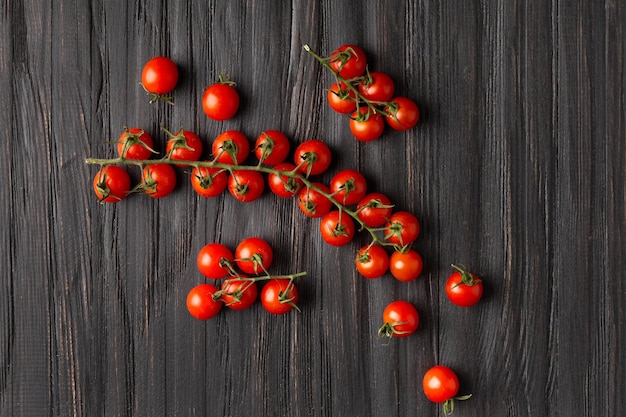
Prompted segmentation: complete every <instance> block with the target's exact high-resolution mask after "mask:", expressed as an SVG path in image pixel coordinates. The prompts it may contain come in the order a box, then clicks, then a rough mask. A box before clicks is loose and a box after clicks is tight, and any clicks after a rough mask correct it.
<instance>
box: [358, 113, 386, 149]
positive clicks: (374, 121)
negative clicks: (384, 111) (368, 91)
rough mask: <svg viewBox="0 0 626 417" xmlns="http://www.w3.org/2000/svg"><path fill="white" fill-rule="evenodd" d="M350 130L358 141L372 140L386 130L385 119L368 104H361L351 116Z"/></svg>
mask: <svg viewBox="0 0 626 417" xmlns="http://www.w3.org/2000/svg"><path fill="white" fill-rule="evenodd" d="M350 131H351V132H352V136H354V137H355V138H356V139H357V140H358V141H360V142H371V141H373V140H376V139H378V138H379V137H380V135H382V134H383V132H384V131H385V119H384V118H383V116H382V115H381V114H380V113H378V112H374V111H372V110H371V109H370V108H369V107H368V106H361V107H359V109H358V110H357V111H355V112H354V113H352V115H351V116H350Z"/></svg>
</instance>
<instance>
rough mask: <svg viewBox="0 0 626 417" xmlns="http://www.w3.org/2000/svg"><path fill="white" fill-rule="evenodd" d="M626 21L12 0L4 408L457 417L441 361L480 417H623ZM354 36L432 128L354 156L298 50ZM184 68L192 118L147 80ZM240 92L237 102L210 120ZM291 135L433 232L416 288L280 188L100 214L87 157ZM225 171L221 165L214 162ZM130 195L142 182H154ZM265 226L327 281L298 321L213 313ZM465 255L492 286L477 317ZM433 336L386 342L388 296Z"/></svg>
mask: <svg viewBox="0 0 626 417" xmlns="http://www.w3.org/2000/svg"><path fill="white" fill-rule="evenodd" d="M625 26H626V4H625V3H623V2H621V1H611V0H607V1H604V2H600V1H583V0H579V1H558V0H552V1H548V2H543V1H537V0H523V1H500V2H489V1H469V2H458V3H457V4H452V3H450V2H432V1H404V2H400V1H398V2H391V1H374V0H364V1H362V2H360V3H359V4H358V5H354V4H351V3H350V2H332V1H328V0H321V1H306V2H303V1H292V2H270V1H262V0H248V1H229V2H220V1H215V0H213V1H206V2H204V1H177V2H173V1H172V2H146V1H143V0H129V1H119V0H115V1H103V0H95V1H91V2H86V1H84V2H81V1H75V2H71V1H66V0H59V1H54V2H44V3H41V2H36V1H33V0H15V1H6V2H4V4H3V5H2V7H1V8H0V31H1V35H0V89H1V91H3V92H4V95H3V104H2V112H0V129H2V130H1V131H2V136H3V138H4V139H3V140H2V141H0V150H1V154H2V155H4V157H3V158H2V159H1V161H2V162H0V177H1V178H3V179H4V180H3V182H4V184H5V185H3V186H1V187H0V200H1V201H2V204H1V205H0V219H1V221H2V225H3V227H2V228H1V231H0V235H1V240H0V245H1V246H0V262H1V264H2V265H4V268H3V271H5V272H3V273H2V275H1V277H0V278H1V279H0V416H3V417H4V416H44V415H50V416H193V415H202V416H206V415H223V416H413V415H438V413H440V412H441V411H440V409H439V408H440V407H439V406H438V405H435V404H431V403H429V402H428V401H427V399H426V398H425V397H424V395H423V394H422V389H421V379H422V376H423V374H424V372H425V371H426V369H427V368H428V367H430V366H432V365H434V364H437V363H442V364H446V365H449V366H451V367H452V368H454V369H455V370H456V371H457V372H458V374H459V377H460V379H461V384H462V391H463V392H472V393H473V398H472V399H470V400H469V401H466V402H463V403H459V404H457V407H456V410H455V415H458V416H510V417H520V416H528V417H531V416H532V417H536V416H574V415H575V416H589V417H591V416H593V417H595V416H600V415H601V416H619V415H621V413H622V410H624V409H626V397H625V396H624V395H623V393H624V392H626V370H625V369H626V368H625V367H624V362H625V361H624V360H625V359H626V358H625V354H624V352H625V351H626V349H625V348H626V333H625V331H624V329H625V326H626V322H625V317H626V306H625V299H626V289H625V286H624V272H623V271H624V270H626V261H625V259H626V258H625V256H624V253H625V251H626V195H625V188H626V187H625V185H624V184H625V168H624V167H625V166H626V106H625V102H624V100H625V99H624V97H626V79H625V73H626V72H625V60H624V58H625V56H626V41H625V39H626V32H625ZM344 43H356V44H358V45H360V46H362V47H363V48H364V50H365V51H366V53H367V54H368V58H369V62H370V65H371V66H372V68H375V69H376V70H381V71H385V72H388V73H389V74H390V75H391V76H392V77H393V78H394V80H395V81H396V88H397V91H398V92H399V93H402V94H403V95H407V96H409V97H412V98H414V99H415V100H416V101H417V102H418V103H419V104H420V106H421V108H422V110H423V115H422V117H423V118H422V123H421V124H420V125H419V126H418V127H417V128H415V129H413V130H411V131H408V132H405V133H400V132H391V131H387V132H386V133H385V136H384V137H383V138H382V139H381V140H378V141H376V142H371V143H367V144H362V143H357V142H356V141H355V140H354V139H352V137H351V135H350V133H349V130H348V127H347V120H346V118H344V117H340V116H339V115H337V114H335V113H334V112H333V111H332V110H330V109H329V108H328V106H327V104H326V99H325V93H324V89H325V88H327V87H328V86H329V85H330V84H331V83H332V82H333V81H332V77H331V76H330V74H328V73H327V72H325V70H324V69H323V68H322V67H321V66H320V65H318V64H317V63H316V62H315V61H314V60H313V59H312V57H311V56H309V55H308V54H307V53H306V52H305V51H304V50H303V48H302V46H303V45H304V44H309V45H310V46H311V47H312V48H313V49H314V50H315V51H318V52H319V53H321V54H329V53H330V52H331V51H332V50H333V49H334V48H335V47H337V46H339V45H341V44H344ZM159 54H164V55H168V56H170V57H172V58H173V59H174V60H175V61H176V62H177V63H178V64H179V67H180V69H181V78H180V82H179V85H178V87H177V89H176V91H175V102H176V104H175V106H167V105H162V104H156V105H149V104H148V98H147V96H146V95H145V93H144V92H143V90H142V89H141V88H140V87H139V86H138V85H137V81H138V80H139V76H140V71H141V68H142V66H143V64H144V63H145V62H146V61H147V60H148V59H149V58H151V57H152V56H155V55H159ZM220 73H225V74H228V75H230V76H231V77H232V78H233V79H234V80H235V81H237V83H238V89H239V91H240V93H241V97H242V106H241V109H240V112H239V113H238V115H237V116H236V117H235V118H233V119H232V120H229V121H226V122H219V123H218V122H214V121H211V120H209V119H208V118H207V117H206V116H204V114H203V113H202V108H201V104H200V95H201V93H202V91H203V89H204V87H205V86H206V85H208V84H209V83H210V82H212V81H214V80H215V79H216V78H217V76H218V75H219V74H220ZM125 125H127V126H141V127H143V128H144V129H146V130H148V131H149V132H150V133H152V134H153V135H154V136H155V137H156V138H157V147H158V148H159V149H163V148H164V142H165V137H164V135H163V134H162V133H161V132H160V131H159V128H160V126H164V127H167V128H169V129H170V130H177V129H178V128H180V127H181V126H184V127H185V128H187V129H190V130H194V131H196V132H198V133H199V134H200V135H201V137H202V138H203V139H204V140H205V143H206V144H207V145H208V144H209V143H210V142H211V141H212V139H213V138H214V137H215V136H217V135H218V134H219V133H220V132H222V131H224V130H226V129H239V130H241V131H242V132H244V133H245V134H246V135H247V136H248V137H249V138H250V139H251V140H253V139H254V138H256V136H257V135H258V134H259V133H260V132H261V131H263V130H265V129H280V130H282V131H284V132H285V133H286V134H287V135H288V136H289V137H290V138H291V140H292V144H294V145H295V144H297V143H299V142H302V141H303V140H306V139H309V138H320V139H323V140H325V141H326V142H327V143H328V144H329V145H330V147H331V149H332V150H333V155H334V160H333V163H332V166H331V169H330V171H329V172H328V173H327V174H324V175H323V176H322V177H321V180H323V181H328V180H330V176H331V175H332V173H333V172H336V171H338V170H339V169H343V168H356V169H359V170H361V172H363V174H364V175H365V176H366V178H367V179H368V184H369V187H370V189H371V190H377V191H383V192H385V193H387V194H388V195H389V196H390V197H391V198H392V200H393V201H394V203H395V204H396V207H397V208H398V209H403V210H408V211H411V212H413V213H415V214H416V215H417V216H418V217H419V218H420V220H421V222H422V234H421V236H420V238H419V240H418V242H417V243H416V248H417V249H418V250H419V252H420V253H421V254H422V256H423V257H424V259H425V263H426V265H425V270H424V273H423V275H422V277H421V278H420V279H419V280H417V281H415V282H412V283H409V284H403V283H399V282H396V281H395V280H394V279H393V278H392V277H391V276H385V277H384V278H383V279H380V280H373V281H366V280H364V279H363V278H361V277H360V276H359V275H358V274H357V273H356V270H355V268H354V263H353V259H354V254H355V253H356V250H357V249H358V247H359V246H360V245H362V244H364V243H366V242H367V238H366V236H362V235H358V236H357V238H356V239H355V241H354V242H353V243H351V244H350V245H348V246H346V247H343V248H334V247H330V246H328V245H326V244H324V243H323V241H322V239H321V237H320V236H319V232H318V224H317V221H315V220H311V219H308V218H304V216H302V215H300V213H299V211H298V209H297V207H296V206H295V204H294V202H293V201H291V200H281V199H278V198H276V197H274V196H272V195H270V194H269V193H267V192H266V193H265V194H264V195H263V197H261V199H260V200H258V201H256V202H253V203H250V204H242V203H239V202H237V201H235V200H234V199H232V198H230V197H229V196H227V195H225V196H222V197H219V198H217V199H214V200H209V201H207V200H205V199H202V198H201V197H198V196H196V195H195V194H194V192H193V190H192V189H191V186H190V184H189V183H188V174H187V173H186V172H184V171H183V170H180V171H179V177H178V179H179V182H180V183H179V186H178V187H177V190H176V191H175V192H174V194H173V195H172V196H170V197H168V198H166V199H163V200H153V199H150V198H147V197H141V196H133V197H132V198H129V199H128V200H127V201H124V202H122V203H120V204H117V205H105V206H102V205H99V204H98V203H97V201H96V198H95V197H94V195H93V193H92V190H91V181H92V178H93V175H95V170H96V169H95V168H94V167H93V166H88V165H86V164H85V163H84V160H85V158H87V157H112V156H114V149H113V147H111V145H110V144H109V143H108V141H110V140H114V139H116V138H117V136H118V135H119V134H120V133H121V130H122V128H123V126H125ZM207 156H208V155H207ZM132 175H133V178H134V180H136V179H137V177H138V173H137V172H134V171H133V173H132ZM252 235H258V236H261V237H264V238H266V239H267V240H268V241H270V242H271V243H272V245H273V246H274V248H275V251H276V260H275V263H274V266H273V269H274V270H275V272H277V273H291V272H297V271H304V270H306V271H307V273H308V276H307V277H306V278H304V279H302V280H301V281H299V282H300V292H301V305H300V307H301V309H302V312H301V313H297V314H289V315H287V316H284V317H270V316H269V315H268V314H267V313H265V312H264V311H263V310H262V308H261V307H260V306H258V305H257V306H255V307H253V308H252V309H250V310H249V311H246V312H241V313H234V312H231V311H225V312H224V313H223V314H220V315H219V316H218V317H216V318H215V319H213V320H210V321H207V322H198V321H195V320H193V319H192V318H191V317H190V316H189V314H188V313H187V310H186V308H185V297H186V294H187V292H188V291H189V289H190V288H191V287H193V286H194V285H196V284H198V283H200V282H203V280H204V279H203V278H202V277H201V276H200V274H199V272H198V271H197V268H196V264H195V258H196V254H197V252H198V250H199V249H200V248H201V247H202V246H203V245H204V244H206V243H208V242H212V241H219V242H222V243H224V244H227V245H229V246H231V247H234V246H235V245H236V244H237V243H238V242H239V241H240V240H242V239H243V238H244V237H247V236H252ZM450 263H462V264H466V265H467V266H468V267H470V268H471V269H472V270H474V271H475V272H476V273H478V274H479V275H481V276H482V277H483V279H484V282H485V284H486V293H485V297H484V299H483V301H482V302H481V303H480V304H479V305H478V306H476V307H474V308H470V309H460V308H457V307H455V306H453V305H451V304H450V303H449V302H448V300H447V299H446V296H445V293H444V282H445V278H446V277H447V275H448V274H449V272H450V268H449V264H450ZM396 298H402V299H407V300H409V301H412V302H413V303H415V305H416V306H417V307H418V309H419V311H420V318H421V324H420V329H419V331H418V333H417V334H416V335H414V336H412V337H410V338H407V339H404V340H395V341H393V342H392V343H390V344H388V345H387V344H385V343H384V342H383V341H381V340H379V339H377V338H376V331H377V329H378V327H379V326H380V324H381V313H382V310H383V309H384V307H385V305H387V304H388V303H389V302H391V301H392V300H393V299H396Z"/></svg>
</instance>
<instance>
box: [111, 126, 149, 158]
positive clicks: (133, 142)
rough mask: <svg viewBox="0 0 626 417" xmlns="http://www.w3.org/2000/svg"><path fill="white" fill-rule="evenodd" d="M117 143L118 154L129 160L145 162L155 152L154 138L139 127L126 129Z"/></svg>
mask: <svg viewBox="0 0 626 417" xmlns="http://www.w3.org/2000/svg"><path fill="white" fill-rule="evenodd" d="M117 142H118V144H117V152H118V154H119V155H120V156H121V157H124V158H127V159H134V160H141V161H144V160H146V159H150V157H151V156H152V154H153V153H154V152H155V151H154V150H153V149H152V147H153V141H152V136H150V134H149V133H148V132H146V131H145V130H143V129H140V128H138V127H131V128H124V133H122V134H121V135H120V137H119V139H118V140H117Z"/></svg>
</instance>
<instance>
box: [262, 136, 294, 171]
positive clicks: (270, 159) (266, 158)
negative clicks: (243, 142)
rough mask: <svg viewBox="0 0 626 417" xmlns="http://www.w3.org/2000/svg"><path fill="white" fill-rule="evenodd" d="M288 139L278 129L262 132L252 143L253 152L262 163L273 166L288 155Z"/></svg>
mask: <svg viewBox="0 0 626 417" xmlns="http://www.w3.org/2000/svg"><path fill="white" fill-rule="evenodd" d="M289 149H290V145H289V139H288V138H287V136H286V135H285V134H284V133H282V132H280V131H278V130H266V131H265V132H262V133H261V134H260V135H259V137H258V138H257V140H256V143H255V144H254V153H255V155H256V157H257V159H258V160H259V162H261V163H262V164H265V165H269V166H274V165H278V164H280V163H281V162H284V161H285V159H287V156H288V155H289Z"/></svg>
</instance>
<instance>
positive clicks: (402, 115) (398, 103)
mask: <svg viewBox="0 0 626 417" xmlns="http://www.w3.org/2000/svg"><path fill="white" fill-rule="evenodd" d="M385 113H388V115H387V116H385V120H386V121H387V124H388V125H389V126H391V127H392V128H393V129H395V130H409V129H411V128H413V127H414V126H415V125H417V122H419V120H420V109H419V107H418V106H417V104H416V103H415V102H414V101H413V100H411V99H409V98H406V97H396V98H393V99H392V100H391V101H390V104H389V105H388V106H387V107H385Z"/></svg>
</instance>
